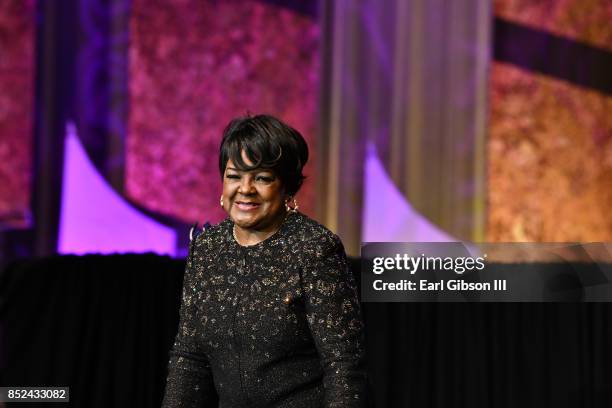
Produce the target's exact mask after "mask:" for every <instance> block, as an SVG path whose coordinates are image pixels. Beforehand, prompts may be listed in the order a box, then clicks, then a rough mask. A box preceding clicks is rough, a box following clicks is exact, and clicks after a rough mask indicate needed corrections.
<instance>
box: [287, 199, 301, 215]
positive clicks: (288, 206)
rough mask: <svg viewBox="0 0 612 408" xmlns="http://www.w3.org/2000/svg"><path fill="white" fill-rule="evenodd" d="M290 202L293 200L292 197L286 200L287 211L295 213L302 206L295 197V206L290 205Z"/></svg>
mask: <svg viewBox="0 0 612 408" xmlns="http://www.w3.org/2000/svg"><path fill="white" fill-rule="evenodd" d="M290 202H291V197H290V198H287V199H286V200H285V209H286V210H287V212H293V213H296V212H298V209H299V208H300V206H299V205H298V202H297V200H296V199H295V198H294V199H293V207H291V206H290V205H289V203H290Z"/></svg>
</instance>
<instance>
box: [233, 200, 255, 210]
mask: <svg viewBox="0 0 612 408" xmlns="http://www.w3.org/2000/svg"><path fill="white" fill-rule="evenodd" d="M236 207H238V209H239V210H240V211H253V210H256V209H257V208H259V204H258V203H249V202H243V201H236Z"/></svg>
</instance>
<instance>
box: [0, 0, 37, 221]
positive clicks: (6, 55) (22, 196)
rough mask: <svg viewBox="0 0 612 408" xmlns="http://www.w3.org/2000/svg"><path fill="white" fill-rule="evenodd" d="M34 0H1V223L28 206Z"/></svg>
mask: <svg viewBox="0 0 612 408" xmlns="http://www.w3.org/2000/svg"><path fill="white" fill-rule="evenodd" d="M33 71H34V1H33V0H27V1H24V0H2V1H0V225H1V224H2V223H3V222H4V223H10V224H16V225H20V224H22V223H23V222H24V215H25V214H26V213H28V212H29V208H30V179H31V177H32V170H31V163H32V159H31V150H32V117H33V109H34V105H33V96H34V86H33V83H34V77H33Z"/></svg>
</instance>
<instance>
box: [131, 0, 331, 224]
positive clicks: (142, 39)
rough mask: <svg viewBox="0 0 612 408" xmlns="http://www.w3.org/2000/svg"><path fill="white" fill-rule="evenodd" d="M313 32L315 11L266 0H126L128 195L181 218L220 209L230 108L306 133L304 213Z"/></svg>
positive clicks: (218, 213)
mask: <svg viewBox="0 0 612 408" xmlns="http://www.w3.org/2000/svg"><path fill="white" fill-rule="evenodd" d="M318 41H319V27H318V24H317V22H316V20H315V19H312V18H309V17H306V16H303V15H300V14H298V13H296V12H294V11H291V10H288V9H284V8H280V7H278V6H273V5H269V4H266V3H265V2H260V1H249V0H233V1H211V0H209V1H202V0H182V1H173V2H166V1H148V0H147V1H145V0H134V2H133V9H132V17H131V22H130V54H129V58H130V66H129V74H130V75H129V76H130V83H129V93H130V118H129V125H128V140H127V158H126V192H127V194H128V196H129V197H130V198H131V199H133V200H135V201H136V202H138V203H140V204H142V205H144V206H146V207H148V208H150V209H152V210H155V211H158V212H161V213H164V214H168V215H172V216H175V217H178V218H180V219H182V220H185V221H188V222H193V221H206V220H209V221H215V222H216V221H218V220H220V219H222V217H224V213H223V212H222V210H221V209H220V207H219V195H220V192H221V182H220V176H219V171H218V167H217V166H218V165H217V155H218V147H219V141H220V138H221V132H222V130H223V128H224V126H225V125H226V124H227V122H228V121H229V120H230V119H231V118H233V117H235V116H239V115H244V114H245V113H247V112H251V113H253V114H255V113H271V114H274V115H278V116H279V117H281V118H282V119H284V120H286V121H287V122H288V123H290V124H292V125H293V126H294V127H296V128H297V129H298V130H300V131H301V132H302V134H303V135H304V137H305V138H306V139H307V141H308V144H309V147H310V150H311V160H310V163H309V166H307V169H306V174H307V176H309V180H307V182H306V183H305V186H304V187H303V189H302V191H301V192H300V194H299V195H298V200H299V201H300V207H301V208H302V209H304V211H305V212H306V213H309V214H311V215H312V213H313V209H314V191H313V180H314V178H315V177H316V175H315V174H314V169H315V166H314V160H316V157H314V152H315V150H316V140H315V135H316V119H317V111H316V104H317V100H318V93H317V89H318V80H319V54H318V45H319V44H318Z"/></svg>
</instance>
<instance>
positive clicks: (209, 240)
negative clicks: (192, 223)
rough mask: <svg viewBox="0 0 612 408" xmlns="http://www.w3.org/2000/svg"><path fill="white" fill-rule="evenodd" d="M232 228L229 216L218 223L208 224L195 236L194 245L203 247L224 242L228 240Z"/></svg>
mask: <svg viewBox="0 0 612 408" xmlns="http://www.w3.org/2000/svg"><path fill="white" fill-rule="evenodd" d="M230 228H231V221H230V220H229V218H226V219H224V220H223V221H221V222H220V223H218V224H212V225H211V224H208V223H207V224H206V225H205V226H204V227H202V229H201V230H200V231H199V233H198V234H197V235H196V236H195V237H194V238H193V245H194V246H196V247H198V248H201V247H207V246H210V245H215V244H222V243H224V242H225V241H226V240H227V235H228V231H229V230H230Z"/></svg>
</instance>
